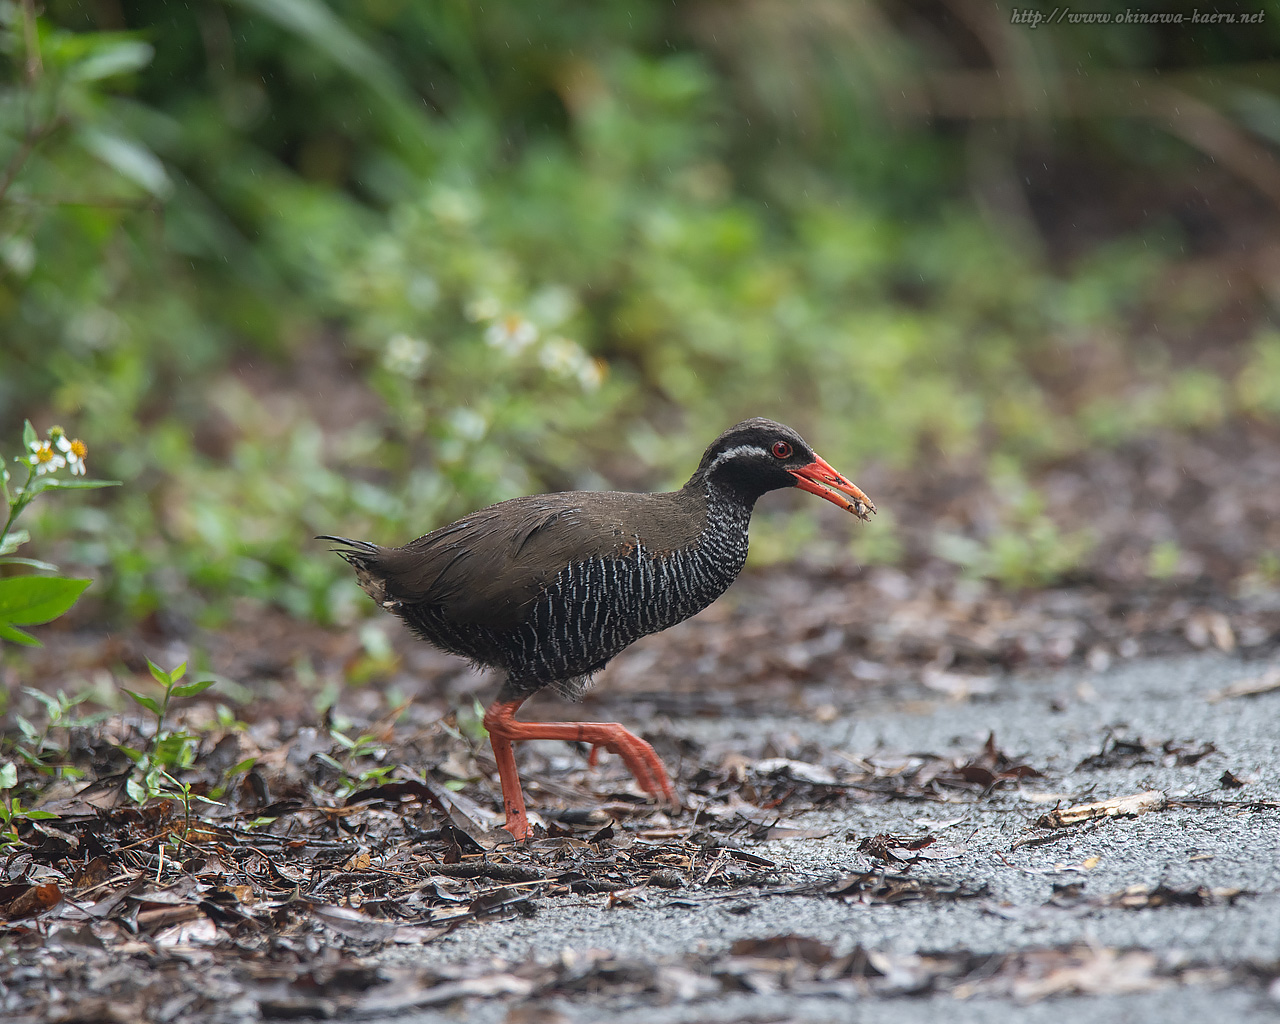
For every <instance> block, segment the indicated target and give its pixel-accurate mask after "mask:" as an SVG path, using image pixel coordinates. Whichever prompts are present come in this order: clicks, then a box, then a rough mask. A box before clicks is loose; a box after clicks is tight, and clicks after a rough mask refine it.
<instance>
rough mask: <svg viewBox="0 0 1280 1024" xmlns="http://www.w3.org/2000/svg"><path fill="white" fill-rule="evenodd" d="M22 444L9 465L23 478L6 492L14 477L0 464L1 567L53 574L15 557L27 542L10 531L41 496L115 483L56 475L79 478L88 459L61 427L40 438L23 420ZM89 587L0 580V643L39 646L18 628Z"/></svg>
mask: <svg viewBox="0 0 1280 1024" xmlns="http://www.w3.org/2000/svg"><path fill="white" fill-rule="evenodd" d="M22 443H23V447H24V448H26V449H27V454H26V455H20V456H16V457H15V458H14V460H13V461H14V462H15V463H17V464H18V465H19V466H22V467H24V468H25V472H26V479H25V480H23V482H22V483H21V484H19V485H18V486H16V487H14V488H12V489H11V488H10V487H9V484H10V482H11V481H12V479H13V477H12V476H11V474H10V472H9V469H8V467H7V466H3V465H0V494H2V495H3V497H4V511H5V514H6V518H5V523H4V527H3V528H2V529H0V565H25V566H27V567H29V568H32V569H35V570H37V571H38V572H44V573H56V572H57V571H58V567H57V566H56V565H50V564H49V563H48V562H42V561H38V560H37V559H34V558H24V557H20V556H18V555H15V554H14V552H16V551H17V550H18V548H20V547H21V546H22V545H23V544H25V543H26V542H27V541H28V540H30V539H31V537H30V534H29V533H28V532H27V531H26V530H15V529H14V528H13V527H14V523H16V522H17V520H18V517H19V516H20V515H22V513H23V511H25V509H26V507H27V506H28V505H30V504H31V502H32V501H34V500H35V498H36V496H37V495H38V494H41V493H43V492H44V491H49V490H91V489H94V488H98V487H115V486H118V484H119V481H118V480H84V479H79V480H77V479H67V478H66V477H58V476H56V475H55V474H56V473H58V472H59V471H60V470H62V469H64V468H65V469H67V470H68V471H69V473H70V474H71V476H72V477H83V476H84V473H85V459H86V457H87V456H88V454H89V448H88V446H87V445H86V444H85V443H84V442H83V441H81V440H80V439H79V438H70V437H68V436H67V433H66V431H65V430H63V429H62V428H61V427H50V428H49V432H48V434H47V435H46V436H45V437H43V438H41V437H40V436H39V435H38V434H37V433H36V429H35V427H33V426H32V425H31V421H30V420H27V421H26V423H25V424H24V426H23V429H22ZM91 582H92V580H78V579H70V578H68V577H65V576H56V575H49V576H37V575H35V574H27V575H23V576H13V577H10V578H8V579H0V640H8V641H10V642H12V643H18V644H25V645H27V646H29V647H39V646H40V641H39V640H37V639H36V638H35V637H33V636H32V635H31V634H30V633H28V632H26V631H25V630H22V629H19V628H18V627H19V626H32V625H39V624H41V623H45V622H49V621H51V620H53V619H56V618H57V617H58V616H59V615H62V614H64V613H65V612H66V611H67V610H69V609H70V608H71V606H72V605H74V604H75V603H76V601H77V600H78V599H79V597H80V595H81V594H82V593H83V592H84V589H85V588H86V587H87V586H88V585H89V584H90V583H91Z"/></svg>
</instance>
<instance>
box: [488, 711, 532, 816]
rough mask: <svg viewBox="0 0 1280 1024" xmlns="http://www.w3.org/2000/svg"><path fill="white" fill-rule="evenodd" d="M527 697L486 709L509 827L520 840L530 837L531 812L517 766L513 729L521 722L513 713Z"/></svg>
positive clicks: (491, 744) (490, 741)
mask: <svg viewBox="0 0 1280 1024" xmlns="http://www.w3.org/2000/svg"><path fill="white" fill-rule="evenodd" d="M523 703H524V701H520V700H511V701H505V702H497V703H494V704H492V705H490V707H489V710H488V711H486V712H485V713H484V727H485V729H487V730H488V732H489V745H490V746H491V747H493V759H494V760H495V761H496V762H498V781H499V782H500V783H501V784H502V807H503V810H505V811H506V812H507V824H506V826H505V827H506V830H507V831H508V832H510V833H511V834H512V836H514V837H515V840H516V842H523V841H524V840H526V839H528V838H529V835H530V833H531V832H532V829H531V828H530V827H529V816H528V815H527V814H525V810H524V790H523V789H522V788H521V786H520V772H519V770H518V769H517V768H516V753H515V751H514V750H513V749H512V747H511V741H512V739H515V738H516V737H515V736H514V735H513V730H512V729H511V728H510V726H513V725H519V724H520V723H518V722H517V721H516V720H515V719H514V718H513V717H512V716H513V715H514V714H515V713H516V708H518V707H519V706H520V705H521V704H523Z"/></svg>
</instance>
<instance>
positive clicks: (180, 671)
mask: <svg viewBox="0 0 1280 1024" xmlns="http://www.w3.org/2000/svg"><path fill="white" fill-rule="evenodd" d="M186 674H187V663H186V662H185V661H184V662H181V663H180V664H179V665H178V667H177V668H175V669H174V670H173V671H172V672H170V673H169V682H171V683H176V682H177V681H178V680H179V679H181V678H182V677H183V676H185V675H186Z"/></svg>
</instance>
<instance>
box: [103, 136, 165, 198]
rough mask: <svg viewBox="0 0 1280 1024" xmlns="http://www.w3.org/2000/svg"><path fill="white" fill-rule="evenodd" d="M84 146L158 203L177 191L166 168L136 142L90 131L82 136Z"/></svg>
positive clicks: (149, 151)
mask: <svg viewBox="0 0 1280 1024" xmlns="http://www.w3.org/2000/svg"><path fill="white" fill-rule="evenodd" d="M80 144H81V145H82V146H84V148H85V149H87V150H88V151H89V152H90V153H92V154H93V155H94V156H96V157H97V158H98V159H99V160H101V161H102V162H103V163H104V164H106V165H107V166H108V167H110V168H111V169H112V170H114V171H115V172H116V173H117V174H119V175H120V176H121V177H122V178H128V179H129V180H130V181H132V182H133V183H134V184H135V185H140V186H141V187H142V188H144V189H146V190H147V191H148V192H150V193H151V194H152V195H153V196H155V197H156V198H157V199H165V198H167V197H168V195H169V193H170V192H172V191H173V182H172V181H170V180H169V172H168V171H166V170H165V169H164V164H162V163H161V162H160V160H159V158H158V157H157V156H156V155H155V154H154V153H152V152H151V150H149V149H147V148H146V147H145V146H143V145H141V144H139V143H138V142H135V141H134V140H133V139H126V138H124V137H122V136H120V135H113V134H112V133H110V132H105V131H102V130H101V129H98V128H87V129H85V130H83V131H81V132H80Z"/></svg>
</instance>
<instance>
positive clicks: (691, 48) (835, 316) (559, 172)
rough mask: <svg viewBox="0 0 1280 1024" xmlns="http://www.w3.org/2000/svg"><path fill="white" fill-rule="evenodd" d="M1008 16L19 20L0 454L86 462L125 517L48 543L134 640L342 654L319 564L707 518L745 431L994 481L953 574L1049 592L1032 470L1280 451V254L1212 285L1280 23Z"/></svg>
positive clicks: (208, 12) (356, 14)
mask: <svg viewBox="0 0 1280 1024" xmlns="http://www.w3.org/2000/svg"><path fill="white" fill-rule="evenodd" d="M1094 6H1095V7H1096V8H1099V9H1102V8H1107V9H1113V10H1115V11H1123V10H1125V9H1126V8H1134V9H1139V8H1141V9H1145V8H1146V7H1148V6H1149V7H1150V8H1151V9H1152V10H1155V9H1163V8H1160V5H1158V4H1155V5H1143V4H1138V3H1134V0H1126V2H1123V3H1111V4H1109V3H1103V2H1101V0H1100V2H1099V3H1096V4H1095V5H1094ZM1009 21H1010V19H1009V14H1008V11H1007V9H1005V8H1003V7H1001V6H999V5H994V4H993V5H988V4H983V3H973V2H967V0H954V2H948V3H942V2H939V3H924V2H920V3H912V4H908V5H898V4H890V3H887V2H886V3H874V2H872V0H861V2H850V3H847V4H821V3H790V2H787V0H754V2H751V3H747V4H742V5H726V4H720V3H713V2H701V3H691V4H684V5H664V4H658V3H649V4H627V3H619V2H604V3H599V4H568V3H563V2H560V3H539V4H523V3H519V2H516V0H494V2H490V3H486V4H484V5H483V7H480V6H477V5H474V4H467V3H462V2H457V0H447V2H439V3H435V2H431V3H428V2H421V3H420V2H408V0H332V2H331V3H329V4H328V5H326V4H325V3H323V2H322V0H224V2H221V3H217V2H209V3H202V4H191V5H176V4H172V3H167V2H163V0H151V2H136V3H134V2H127V0H76V2H71V0H46V2H45V3H43V4H37V3H36V2H35V0H22V2H0V33H2V35H0V49H2V51H3V58H4V69H3V74H4V86H3V93H2V94H0V145H2V146H3V151H2V152H0V330H3V345H2V347H0V436H16V428H15V427H14V425H15V424H21V422H22V419H23V417H24V416H29V417H30V418H31V419H32V420H33V421H34V422H35V423H36V424H37V426H39V427H41V428H42V429H43V428H45V427H47V426H48V424H49V422H55V421H56V422H61V423H65V424H66V425H67V426H68V428H69V429H74V430H75V432H76V433H78V434H79V435H81V436H83V437H85V438H86V440H88V441H89V443H90V449H91V455H90V458H91V459H92V460H94V469H95V470H96V471H97V472H99V473H100V474H101V475H104V476H110V477H114V478H118V479H121V480H124V481H126V483H127V484H128V486H127V487H125V488H122V489H120V490H119V491H118V492H112V493H111V494H109V495H105V496H103V497H102V498H101V500H98V501H89V500H87V499H86V500H84V501H83V502H81V503H79V504H76V505H75V507H72V506H73V504H74V503H70V502H68V503H63V504H61V505H60V506H57V507H55V506H54V505H52V504H51V505H50V506H48V508H47V509H43V510H41V513H40V514H41V515H43V516H45V517H47V518H46V520H45V521H43V522H38V523H33V524H31V525H33V527H34V526H36V525H38V526H39V530H37V529H35V528H33V531H32V532H33V533H34V534H36V535H39V536H44V535H49V534H51V533H52V532H54V531H55V530H60V531H61V532H63V533H65V534H66V535H67V536H69V537H70V538H71V540H70V541H69V546H68V548H67V549H66V550H65V551H63V552H60V555H61V556H65V560H66V561H69V562H72V563H74V564H76V565H77V566H79V567H82V568H83V569H84V571H86V572H88V573H92V574H93V575H94V576H96V577H97V578H98V579H99V581H100V583H99V585H98V586H95V588H94V593H95V594H97V595H99V596H100V597H105V599H106V600H107V601H108V603H109V606H110V609H111V610H112V612H113V614H116V615H123V616H128V617H140V616H145V615H148V614H150V613H153V612H157V611H162V612H164V613H165V614H166V615H168V616H170V617H171V621H175V622H176V621H200V622H206V623H215V622H217V621H219V619H220V618H222V617H224V616H225V615H226V614H228V611H229V610H230V608H231V607H232V605H231V602H232V601H233V600H234V599H237V598H249V599H253V600H256V601H261V602H267V603H271V604H274V605H277V606H280V607H283V608H285V609H287V610H288V611H289V612H291V613H292V614H295V615H298V616H305V617H312V618H316V619H319V620H322V621H330V620H333V619H335V618H336V619H340V620H341V619H347V618H349V617H350V616H352V615H354V614H356V613H357V612H356V610H357V608H358V607H361V606H359V605H358V604H357V597H358V594H357V592H356V591H355V590H354V587H353V586H352V585H351V583H350V582H349V580H348V579H347V575H348V574H347V573H346V572H345V566H343V565H342V563H341V562H339V561H338V560H337V559H333V558H328V557H325V556H324V555H323V553H322V552H321V551H320V550H319V549H318V547H317V546H316V545H314V544H313V543H312V542H311V541H310V538H311V536H312V535H313V534H315V533H320V532H341V533H350V534H352V535H356V536H367V537H371V538H374V539H378V540H382V541H387V542H392V541H400V540H404V539H407V538H409V537H411V536H415V535H417V534H419V533H422V532H425V531H426V530H428V529H430V528H432V527H434V526H436V525H439V524H441V523H442V522H444V521H447V520H448V519H449V518H451V517H454V516H456V515H458V514H461V513H463V512H465V511H467V510H469V509H472V508H474V507H477V506H479V505H481V504H484V503H487V502H490V501H494V500H498V499H501V498H505V497H509V496H511V495H514V494H517V493H521V492H524V491H528V490H531V489H537V488H561V487H571V486H587V487H595V486H604V485H608V484H613V485H618V486H623V487H645V486H660V485H664V484H673V483H679V482H680V481H681V479H682V478H683V475H684V474H686V473H687V472H688V471H689V469H690V468H691V467H692V465H693V464H694V463H695V462H696V458H697V455H698V453H699V452H700V450H701V449H702V447H703V446H704V445H705V444H706V442H707V441H708V440H709V439H710V438H711V437H712V436H714V435H715V434H716V433H717V432H718V431H719V430H721V429H723V428H724V427H725V426H727V425H728V424H730V423H732V422H734V421H735V420H736V419H738V418H740V417H742V416H744V415H754V414H763V415H773V416H776V417H778V418H780V419H783V420H786V421H788V422H791V423H793V424H794V425H795V426H797V427H798V428H800V429H801V430H803V431H805V432H806V433H807V434H808V435H809V436H810V438H811V440H813V441H814V443H815V445H816V446H817V447H818V448H819V449H820V450H821V451H823V453H824V455H826V457H827V458H828V459H829V460H830V461H831V462H833V463H834V464H836V465H838V466H841V467H842V468H847V469H848V470H849V472H850V473H851V474H852V475H854V476H855V478H856V469H857V467H859V466H860V465H865V464H866V463H867V462H868V461H869V460H878V461H880V462H881V463H883V464H886V465H888V466H896V467H909V466H913V465H932V464H936V463H938V462H939V461H942V462H950V463H955V464H967V465H970V466H971V467H973V468H974V471H975V472H979V473H984V474H985V473H990V474H991V475H992V479H993V480H994V481H995V486H996V487H997V490H998V491H1000V493H1002V494H1005V495H1006V496H1007V497H1006V500H1004V503H1003V506H1002V507H1007V509H1008V516H1007V521H1006V522H1004V523H1003V524H997V527H996V528H995V530H994V532H993V533H992V535H991V536H990V537H988V538H985V539H984V538H978V539H974V538H972V537H951V538H946V537H944V538H942V539H941V540H940V543H939V553H940V554H941V555H943V557H947V558H951V559H952V560H954V561H956V562H958V563H959V564H961V565H964V566H966V567H967V568H969V569H970V570H971V571H973V572H976V573H978V574H982V575H992V576H995V577H997V578H1001V579H1004V580H1006V581H1007V582H1011V583H1013V584H1015V585H1022V584H1027V583H1041V582H1046V581H1049V580H1051V579H1053V578H1056V577H1057V576H1058V575H1060V574H1061V573H1063V572H1065V571H1068V570H1069V569H1070V568H1071V564H1063V559H1064V558H1065V559H1066V562H1067V563H1071V562H1074V561H1075V560H1076V559H1077V558H1078V557H1079V556H1080V554H1081V552H1082V551H1083V550H1085V549H1086V548H1087V545H1088V538H1087V537H1083V536H1077V535H1071V536H1064V535H1062V534H1061V533H1060V532H1059V531H1058V528H1057V527H1056V526H1055V525H1054V524H1053V522H1052V521H1051V519H1050V518H1048V515H1047V512H1046V510H1045V508H1044V505H1043V502H1042V501H1041V500H1040V499H1039V498H1038V496H1037V495H1036V493H1035V491H1034V487H1032V485H1031V484H1029V483H1028V482H1027V481H1028V479H1029V478H1030V476H1031V475H1032V474H1033V473H1034V470H1035V468H1036V467H1037V466H1041V465H1044V464H1046V463H1048V462H1050V461H1052V460H1055V459H1061V458H1064V457H1067V456H1070V455H1071V454H1072V453H1074V452H1078V451H1080V450H1081V449H1083V448H1085V447H1087V446H1090V445H1095V444H1117V443H1121V442H1123V441H1124V440H1125V439H1127V438H1131V437H1133V436H1136V435H1139V434H1141V433H1143V432H1145V431H1150V430H1152V429H1156V428H1163V427H1173V428H1177V429H1201V428H1205V427H1212V426H1214V425H1215V424H1217V423H1219V422H1221V421H1223V420H1224V419H1225V418H1227V417H1229V416H1231V415H1234V414H1237V413H1239V412H1245V413H1247V414H1250V415H1255V416H1261V417H1275V416H1276V415H1277V414H1280V383H1277V382H1278V381H1280V335H1278V334H1276V333H1275V332H1274V331H1271V332H1268V331H1267V330H1266V329H1265V324H1266V322H1267V319H1268V317H1269V316H1271V314H1272V313H1273V311H1274V306H1273V305H1269V303H1274V301H1275V296H1276V295H1280V288H1277V287H1276V285H1277V281H1276V279H1275V274H1276V270H1275V265H1274V260H1273V261H1272V263H1271V264H1270V269H1269V270H1259V269H1258V267H1261V266H1262V265H1263V264H1262V263H1261V262H1259V263H1258V264H1257V265H1256V266H1255V265H1253V264H1250V265H1249V266H1248V267H1242V266H1240V265H1239V262H1238V261H1237V264H1236V265H1234V269H1230V268H1229V269H1228V270H1225V271H1224V270H1223V269H1222V267H1221V265H1220V264H1218V263H1215V262H1214V261H1213V259H1212V257H1214V256H1215V254H1217V253H1220V252H1221V251H1222V250H1223V248H1224V247H1225V245H1226V243H1225V242H1224V241H1223V240H1224V239H1227V238H1229V237H1230V231H1229V228H1230V227H1231V225H1232V224H1234V223H1238V222H1241V221H1243V222H1245V223H1249V224H1255V225H1262V224H1264V223H1266V222H1267V221H1266V218H1267V217H1269V216H1271V214H1273V213H1274V207H1275V205H1276V204H1277V203H1280V165H1277V163H1276V161H1275V160H1274V159H1273V155H1272V154H1273V152H1274V146H1275V145H1276V144H1277V143H1278V142H1280V71H1278V69H1277V67H1276V65H1275V64H1273V63H1271V62H1270V59H1269V58H1270V57H1271V55H1272V54H1274V53H1275V52H1276V50H1277V46H1278V45H1280V19H1276V18H1270V19H1267V20H1266V21H1265V23H1264V24H1262V25H1249V26H1231V25H1222V24H1217V25H1204V26H1161V27H1152V26H1142V25H1123V26H1122V25H1113V26H1107V27H1106V28H1105V29H1100V28H1099V27H1097V26H1072V25H1058V26H1053V27H1048V26H1042V27H1040V28H1039V29H1035V30H1032V29H1030V28H1027V27H1026V26H1024V25H1011V24H1010V23H1009ZM1233 273H1234V274H1235V278H1233V277H1232V274H1233ZM1251 274H1253V275H1254V276H1253V277H1250V275H1251ZM1241 275H1243V276H1244V277H1245V278H1246V279H1248V280H1252V281H1256V282H1257V283H1256V285H1255V286H1251V288H1250V289H1246V290H1245V292H1244V297H1243V298H1242V297H1241V294H1242V293H1241V292H1240V290H1239V286H1238V284H1236V283H1233V281H1238V279H1239V277H1240V276H1241ZM1268 289H1269V295H1270V297H1269V298H1268V297H1267V295H1268ZM1224 309H1231V310H1232V311H1233V316H1232V317H1231V318H1230V323H1229V324H1224V318H1223V316H1222V311H1223V310H1224ZM7 454H10V455H11V454H15V453H7ZM1002 481H1003V482H1002ZM763 533H764V541H765V543H764V544H762V545H761V550H762V551H763V552H764V555H765V556H766V557H767V556H769V555H770V554H771V553H772V554H773V555H775V556H779V557H780V556H782V555H785V554H786V545H785V544H782V543H779V542H778V538H779V537H782V536H785V535H789V536H792V537H795V536H801V537H804V536H809V535H811V533H812V527H811V526H805V525H803V524H799V523H797V521H796V520H795V519H794V518H792V519H790V520H788V526H787V529H786V530H785V531H784V530H782V529H775V530H774V531H772V532H771V531H770V530H769V529H768V528H767V524H765V529H764V531H763ZM859 544H861V545H862V546H861V548H860V553H861V555H862V556H863V557H866V558H871V559H877V560H883V561H895V560H897V559H900V558H902V557H904V548H903V545H902V544H901V543H899V542H898V541H897V540H896V538H895V536H894V528H893V525H892V523H891V522H885V523H881V524H880V525H879V527H878V529H877V531H876V532H874V533H871V534H869V535H868V537H865V538H860V540H859Z"/></svg>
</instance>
